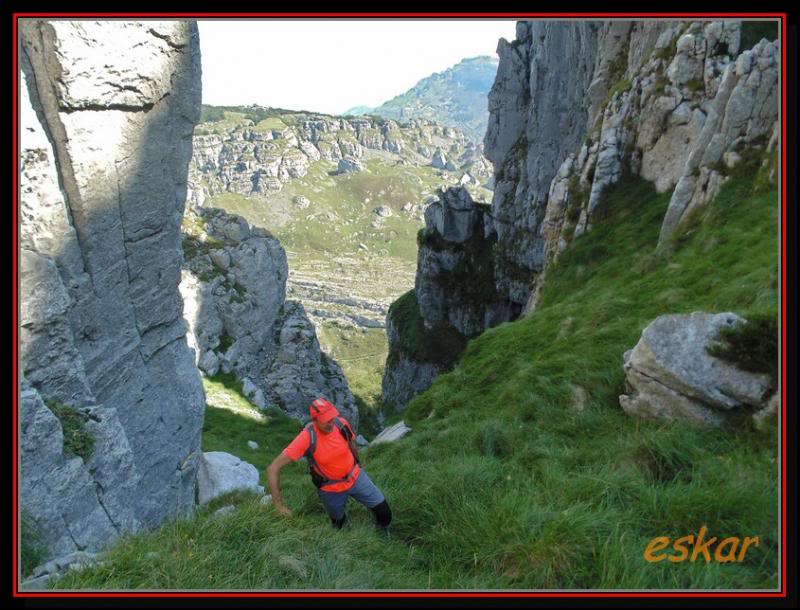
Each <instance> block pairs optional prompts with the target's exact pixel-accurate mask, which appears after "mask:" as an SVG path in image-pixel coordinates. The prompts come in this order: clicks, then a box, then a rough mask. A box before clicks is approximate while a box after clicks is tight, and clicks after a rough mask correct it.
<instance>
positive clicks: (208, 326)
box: [180, 207, 358, 426]
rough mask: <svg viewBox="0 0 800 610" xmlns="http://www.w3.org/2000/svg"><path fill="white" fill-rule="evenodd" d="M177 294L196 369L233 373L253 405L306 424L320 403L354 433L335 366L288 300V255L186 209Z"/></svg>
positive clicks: (352, 413)
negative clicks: (332, 407)
mask: <svg viewBox="0 0 800 610" xmlns="http://www.w3.org/2000/svg"><path fill="white" fill-rule="evenodd" d="M183 249H184V257H185V262H184V269H183V274H182V280H181V284H180V291H181V294H182V295H183V299H184V316H185V319H186V323H187V325H188V327H189V332H188V334H187V339H188V341H189V345H191V346H192V347H193V348H194V349H195V353H196V358H197V366H198V367H199V368H200V369H202V370H203V372H205V373H206V374H207V375H215V374H216V373H218V372H219V371H223V372H225V373H231V372H232V373H234V374H235V375H236V376H237V377H238V378H239V379H241V380H242V381H243V392H244V394H245V395H246V396H247V397H248V398H249V399H250V400H251V402H253V403H254V404H255V405H256V406H258V407H260V408H262V409H264V408H266V407H268V406H270V405H272V406H275V407H278V408H280V409H282V410H284V411H285V412H286V413H287V414H289V415H290V416H291V417H295V418H298V419H302V420H303V421H306V420H307V419H308V405H309V404H310V403H311V401H312V400H314V398H316V397H317V396H325V397H326V398H328V400H330V401H331V402H333V403H334V404H335V405H336V406H337V408H339V409H340V410H341V411H342V413H343V414H344V416H345V417H346V418H347V419H348V420H349V421H350V422H351V423H352V424H353V426H358V410H357V408H356V406H355V399H354V398H353V395H352V393H351V392H350V389H349V387H348V385H347V380H346V379H345V377H344V374H343V373H342V370H341V368H340V367H339V365H338V364H337V363H336V362H334V361H333V360H331V359H329V358H328V357H327V356H326V355H325V354H324V353H323V352H322V351H321V350H320V346H319V342H318V340H317V336H316V331H315V329H314V326H313V324H312V323H311V322H310V321H309V319H308V317H307V316H306V313H305V310H304V309H303V306H302V305H300V304H299V303H297V302H295V301H286V278H287V274H288V268H287V263H286V253H285V252H284V250H283V247H282V246H281V245H280V243H279V242H278V240H277V239H275V238H274V237H272V236H271V235H270V234H269V233H267V232H266V231H264V230H263V229H259V228H253V227H250V225H248V223H247V221H245V220H244V219H243V218H241V217H240V216H236V215H233V214H227V213H226V212H224V211H223V210H218V209H214V208H194V207H192V208H190V209H188V210H187V212H186V215H185V217H184V220H183Z"/></svg>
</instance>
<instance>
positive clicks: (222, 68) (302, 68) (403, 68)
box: [198, 19, 516, 114]
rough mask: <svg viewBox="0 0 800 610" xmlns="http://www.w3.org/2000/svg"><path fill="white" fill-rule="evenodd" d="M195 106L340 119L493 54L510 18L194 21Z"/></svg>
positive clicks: (509, 34)
mask: <svg viewBox="0 0 800 610" xmlns="http://www.w3.org/2000/svg"><path fill="white" fill-rule="evenodd" d="M198 22H199V27H200V50H201V55H202V58H203V103H205V104H216V105H240V104H241V105H247V104H259V105H261V106H274V107H278V108H287V109H290V110H313V111H317V112H326V113H330V114H341V113H343V112H344V111H345V110H347V109H349V108H352V107H353V106H360V105H365V106H378V105H380V104H381V103H383V102H385V101H386V100H389V99H391V98H392V97H394V96H395V95H398V94H400V93H403V92H404V91H406V90H407V89H409V88H411V87H413V86H414V84H415V83H416V82H417V81H418V80H420V79H421V78H425V77H426V76H428V75H430V74H432V73H433V72H441V71H442V70H444V69H446V68H448V67H450V66H452V65H453V64H456V63H458V62H459V61H460V60H462V59H464V58H465V57H474V56H476V55H489V56H491V57H497V53H496V49H497V41H498V40H499V39H500V38H505V39H506V40H508V41H511V40H513V39H514V36H515V24H516V21H514V20H474V19H471V20H467V19H463V20H438V21H434V20H411V19H408V20H406V19H393V20H358V21H356V20H334V19H330V20H311V19H302V20H291V21H289V20H256V19H249V20H241V21H209V20H198Z"/></svg>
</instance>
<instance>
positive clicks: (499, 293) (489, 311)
mask: <svg viewBox="0 0 800 610" xmlns="http://www.w3.org/2000/svg"><path fill="white" fill-rule="evenodd" d="M754 23H756V22H750V23H749V24H743V23H742V22H739V21H715V22H680V23H678V22H666V21H658V22H656V21H653V22H633V21H613V22H591V21H579V22H558V21H541V22H539V21H524V22H519V23H518V24H517V36H516V39H515V40H514V41H512V42H510V43H509V42H507V41H505V40H500V42H499V44H498V54H499V56H500V64H499V67H498V70H497V78H496V80H495V83H494V86H493V87H492V90H491V92H490V93H489V111H490V117H489V125H488V128H487V132H486V137H485V140H484V154H485V155H486V157H487V158H488V159H489V160H490V161H492V163H493V164H494V194H493V199H492V205H491V210H488V211H486V212H484V213H483V214H482V217H483V221H482V225H481V227H478V228H476V229H475V231H476V232H477V233H481V232H482V233H483V235H484V236H485V237H486V239H489V240H492V241H493V242H494V245H493V247H492V248H491V251H490V252H488V253H487V256H486V257H484V258H482V259H481V260H480V261H479V264H478V265H472V266H469V265H468V266H467V267H465V268H462V269H461V270H460V271H459V273H460V274H461V275H462V276H463V277H464V278H477V277H481V278H483V277H485V276H486V270H485V265H486V263H487V261H489V260H491V264H492V266H493V270H492V272H491V273H492V275H493V278H492V279H493V283H494V294H492V295H491V297H490V298H489V299H488V301H489V302H490V303H489V304H488V305H487V308H486V310H485V311H484V312H483V314H484V316H483V321H482V323H481V321H480V320H478V319H476V318H474V317H473V318H472V321H471V324H470V328H469V331H470V332H471V333H474V332H480V330H483V329H485V328H488V327H489V326H491V325H494V324H497V323H499V322H502V321H505V320H513V319H514V318H516V317H518V316H519V315H523V314H527V313H531V312H533V311H534V310H535V307H536V301H537V298H538V294H539V289H540V288H541V286H542V284H543V282H544V278H545V275H546V271H547V268H548V266H549V265H550V264H552V263H553V261H555V260H556V259H557V258H558V255H559V254H560V253H561V252H562V251H563V250H564V249H565V248H566V247H567V246H568V245H569V243H570V241H571V240H572V239H573V238H575V237H576V236H579V235H581V234H582V233H585V232H586V231H589V230H591V228H592V223H593V222H597V218H598V217H599V212H601V211H602V205H603V191H604V190H605V189H606V188H607V187H608V186H609V185H611V184H613V183H615V182H617V181H618V180H619V179H620V178H621V177H622V176H624V175H625V174H626V173H630V174H634V175H639V176H641V177H643V178H645V179H647V180H651V181H653V182H654V183H655V187H656V190H657V191H659V192H668V191H671V192H672V197H671V201H670V204H669V207H668V210H667V212H666V214H665V217H664V219H663V223H662V227H661V235H660V238H659V242H658V244H655V243H654V244H653V248H656V247H659V248H664V247H666V246H667V245H668V242H669V237H670V235H671V234H672V233H673V232H674V231H675V229H676V228H677V227H678V226H679V225H680V223H681V222H682V221H683V220H684V219H685V218H686V217H687V216H688V215H689V214H690V213H691V212H692V210H694V209H696V208H698V207H701V206H703V205H704V204H706V203H707V202H708V201H710V200H711V199H712V198H713V197H714V196H715V195H716V193H718V192H719V189H720V186H721V185H722V184H723V183H724V182H725V180H727V179H728V175H729V174H730V173H731V171H732V170H733V169H734V168H735V167H736V166H737V165H738V164H740V163H748V164H752V163H756V164H758V163H761V164H762V168H763V169H764V170H765V172H766V173H768V174H769V175H768V176H767V179H770V180H774V179H775V175H774V172H773V173H771V172H770V167H769V162H768V161H767V160H766V157H767V155H770V154H774V153H775V147H776V145H777V141H778V122H777V118H778V86H777V84H778V72H779V57H780V49H779V47H778V42H777V41H776V40H774V38H777V25H776V26H775V28H774V33H772V32H770V31H768V25H767V28H765V27H764V24H763V23H762V24H757V27H755V28H754V27H753V24H754ZM762 34H766V35H767V36H768V38H767V39H765V38H763V36H762ZM743 42H744V43H745V44H743ZM426 220H427V218H426ZM427 230H428V231H433V229H432V224H431V223H428V229H427ZM433 234H434V235H439V236H441V228H439V229H437V230H436V231H433ZM429 265H430V263H429V257H428V256H427V255H425V254H424V253H423V248H421V249H420V257H419V267H418V279H419V275H420V273H423V274H424V273H425V271H424V269H425V267H427V266H429ZM451 279H452V276H451ZM466 281H467V280H466V279H465V280H464V282H466ZM482 283H483V282H481V284H482ZM463 288H464V283H463V282H459V281H454V282H450V284H449V286H445V287H442V286H441V283H440V286H439V287H438V288H437V289H436V290H435V291H431V290H429V289H425V287H424V286H423V287H422V289H421V286H420V283H419V282H417V285H416V297H417V300H418V301H419V304H420V311H422V310H423V309H427V310H428V311H429V312H436V311H444V310H447V311H449V312H451V313H450V314H449V315H448V318H449V319H448V320H447V321H446V323H447V324H448V325H449V326H450V327H451V328H452V329H454V330H458V329H459V324H461V323H462V322H463V320H462V321H461V322H460V321H459V315H457V314H456V315H455V316H453V314H452V312H458V311H459V308H460V306H465V305H467V304H468V303H467V302H466V301H464V300H463V298H462V297H460V296H459V295H458V291H461V290H463ZM439 318H441V316H439ZM481 326H482V327H483V328H480V327H481ZM462 330H463V329H462ZM390 360H391V358H390ZM420 365H422V363H420ZM426 366H427V365H426ZM403 370H404V371H405V373H404V376H405V377H407V378H413V377H414V364H413V360H409V361H403ZM395 376H396V371H395V370H394V366H393V362H388V363H387V371H386V377H385V379H387V378H388V379H394V377H395ZM427 383H430V381H428V382H427ZM390 385H391V386H392V387H395V386H396V383H392V384H390ZM385 387H386V386H385ZM408 395H409V393H408V392H405V393H404V394H403V396H404V397H407V396H408ZM385 398H388V399H389V400H391V396H385Z"/></svg>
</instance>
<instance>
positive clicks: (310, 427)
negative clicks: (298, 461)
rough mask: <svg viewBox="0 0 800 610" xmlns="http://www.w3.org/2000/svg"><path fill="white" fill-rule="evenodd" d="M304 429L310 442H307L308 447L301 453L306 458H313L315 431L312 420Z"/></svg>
mask: <svg viewBox="0 0 800 610" xmlns="http://www.w3.org/2000/svg"><path fill="white" fill-rule="evenodd" d="M306 430H307V431H308V436H309V437H310V438H311V442H309V444H308V449H306V452H305V453H304V454H303V455H304V456H305V457H306V459H310V460H313V459H314V457H313V456H314V452H315V451H316V450H317V433H316V432H314V424H313V423H312V422H309V423H307V424H306Z"/></svg>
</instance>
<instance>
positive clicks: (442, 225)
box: [382, 187, 510, 409]
mask: <svg viewBox="0 0 800 610" xmlns="http://www.w3.org/2000/svg"><path fill="white" fill-rule="evenodd" d="M489 225H491V219H490V218H489V207H488V206H487V205H482V204H478V203H475V202H474V201H473V200H472V198H471V197H470V195H469V193H468V192H467V191H466V189H464V188H463V187H452V188H449V189H442V190H440V191H439V193H438V199H437V200H436V201H435V202H432V203H431V204H430V205H429V206H428V207H427V209H426V210H425V228H424V229H422V230H421V231H420V234H419V236H418V240H417V243H418V252H417V274H416V278H415V282H414V290H413V292H412V293H409V294H406V295H404V296H403V297H401V299H400V300H398V301H395V303H394V304H393V305H392V307H391V308H390V309H389V312H388V314H387V317H386V332H387V338H388V340H389V358H388V359H387V362H386V367H385V369H384V376H383V381H382V395H383V400H384V403H385V404H386V405H388V406H391V407H394V408H395V409H402V408H404V407H405V406H406V404H407V403H408V401H409V400H411V398H413V397H414V396H415V395H416V394H418V393H419V392H421V391H423V390H425V389H426V388H428V387H429V386H430V384H431V382H432V381H433V379H434V378H435V377H436V375H438V374H439V373H441V372H442V371H445V370H448V369H449V368H450V367H451V366H452V364H453V363H454V362H455V359H456V358H457V357H458V355H459V353H460V351H461V350H462V349H463V347H464V346H465V345H466V341H467V339H468V338H469V337H474V336H476V335H478V334H480V333H481V332H483V331H484V330H486V329H487V328H490V327H491V326H494V325H495V324H497V323H499V322H502V321H503V320H504V319H506V318H505V316H507V315H509V314H508V310H509V307H510V303H508V302H503V299H502V297H501V296H500V295H499V294H498V292H497V288H496V277H495V267H494V264H493V263H494V253H493V248H494V244H495V237H494V235H493V234H490V235H489V236H487V235H486V234H485V227H486V226H489ZM497 312H505V313H504V315H501V316H498V315H497ZM423 343H424V345H423Z"/></svg>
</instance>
